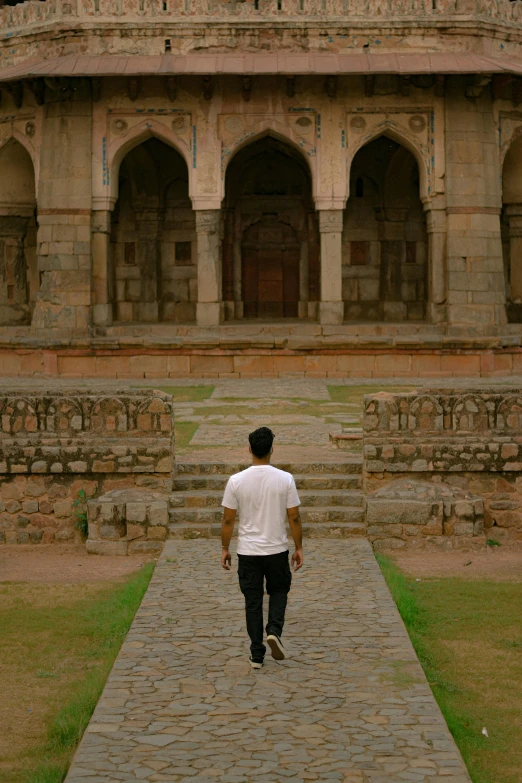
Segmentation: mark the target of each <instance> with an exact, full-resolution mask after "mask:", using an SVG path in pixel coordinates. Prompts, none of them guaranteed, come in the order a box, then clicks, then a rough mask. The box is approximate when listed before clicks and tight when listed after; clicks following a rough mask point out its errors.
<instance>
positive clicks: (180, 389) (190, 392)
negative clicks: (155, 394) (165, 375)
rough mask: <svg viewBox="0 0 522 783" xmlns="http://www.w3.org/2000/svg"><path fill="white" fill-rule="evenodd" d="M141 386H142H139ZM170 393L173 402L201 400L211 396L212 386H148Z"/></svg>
mask: <svg viewBox="0 0 522 783" xmlns="http://www.w3.org/2000/svg"><path fill="white" fill-rule="evenodd" d="M140 388H143V387H140ZM150 388H151V389H159V391H162V392H165V394H170V395H171V397H172V399H173V400H174V402H202V401H203V400H208V399H209V397H211V396H212V392H213V391H214V388H215V387H214V386H150Z"/></svg>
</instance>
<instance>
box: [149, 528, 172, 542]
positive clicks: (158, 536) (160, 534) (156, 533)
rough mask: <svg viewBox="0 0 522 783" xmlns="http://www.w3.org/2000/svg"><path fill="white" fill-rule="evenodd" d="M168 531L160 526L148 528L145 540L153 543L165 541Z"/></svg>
mask: <svg viewBox="0 0 522 783" xmlns="http://www.w3.org/2000/svg"><path fill="white" fill-rule="evenodd" d="M167 533H168V530H167V528H166V527H163V526H162V525H157V526H156V527H149V529H148V530H147V538H148V539H149V540H153V541H165V540H166V538H167Z"/></svg>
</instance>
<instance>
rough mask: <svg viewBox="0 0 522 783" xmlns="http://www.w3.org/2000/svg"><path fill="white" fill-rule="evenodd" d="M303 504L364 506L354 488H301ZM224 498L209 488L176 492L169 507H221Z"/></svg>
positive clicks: (304, 505)
mask: <svg viewBox="0 0 522 783" xmlns="http://www.w3.org/2000/svg"><path fill="white" fill-rule="evenodd" d="M299 497H300V499H301V506H302V507H303V508H305V507H310V506H354V507H359V508H362V505H363V494H362V492H360V491H357V490H354V491H351V490H340V491H335V490H330V489H314V490H309V489H308V490H301V491H300V493H299ZM222 499H223V493H222V492H212V491H209V490H207V489H204V490H191V491H189V492H176V493H174V494H173V495H171V496H170V498H169V508H219V507H220V506H221V501H222Z"/></svg>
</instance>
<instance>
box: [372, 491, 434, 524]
mask: <svg viewBox="0 0 522 783" xmlns="http://www.w3.org/2000/svg"><path fill="white" fill-rule="evenodd" d="M430 517H431V504H430V503H428V502H422V501H416V500H400V499H392V498H387V499H383V500H381V499H375V498H372V497H370V498H368V499H367V501H366V521H367V524H369V525H371V524H387V525H426V524H427V522H428V520H429V519H430Z"/></svg>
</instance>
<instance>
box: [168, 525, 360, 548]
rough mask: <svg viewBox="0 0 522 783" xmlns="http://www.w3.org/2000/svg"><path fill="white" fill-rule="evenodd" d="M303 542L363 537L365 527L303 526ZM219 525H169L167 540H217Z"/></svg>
mask: <svg viewBox="0 0 522 783" xmlns="http://www.w3.org/2000/svg"><path fill="white" fill-rule="evenodd" d="M303 533H304V537H305V542H306V539H307V538H351V537H355V536H361V537H363V536H364V535H365V527H364V524H363V523H362V522H337V523H335V524H328V523H327V524H325V523H321V522H319V523H314V524H305V525H303ZM220 535H221V525H218V524H216V523H210V524H209V523H201V522H200V523H190V522H187V523H182V524H177V525H169V538H172V539H194V538H219V536H220ZM288 537H289V541H290V551H292V549H293V545H292V538H291V536H290V533H289V534H288Z"/></svg>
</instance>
